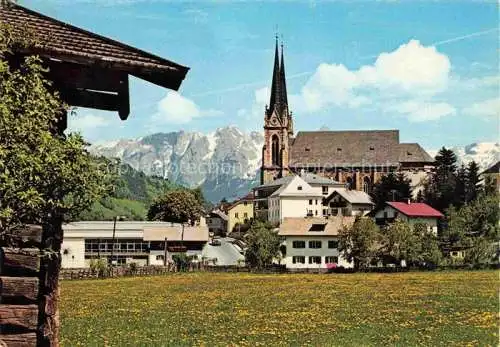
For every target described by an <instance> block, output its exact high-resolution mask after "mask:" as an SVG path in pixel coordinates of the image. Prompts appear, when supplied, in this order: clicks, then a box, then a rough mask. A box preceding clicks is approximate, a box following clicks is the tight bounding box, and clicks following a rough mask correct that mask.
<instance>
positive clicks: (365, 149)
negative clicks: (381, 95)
mask: <svg viewBox="0 0 500 347" xmlns="http://www.w3.org/2000/svg"><path fill="white" fill-rule="evenodd" d="M290 153H291V155H290V157H291V160H290V164H289V166H290V167H296V168H300V167H307V166H310V167H312V166H315V167H318V166H319V167H331V168H335V167H362V166H365V167H366V166H370V165H378V166H397V165H398V164H399V155H400V144H399V131H398V130H363V131H300V132H299V133H298V134H297V136H296V138H295V140H294V142H293V145H292V147H291V150H290Z"/></svg>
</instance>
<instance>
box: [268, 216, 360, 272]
mask: <svg viewBox="0 0 500 347" xmlns="http://www.w3.org/2000/svg"><path fill="white" fill-rule="evenodd" d="M354 220H355V217H334V218H330V219H325V218H315V217H312V218H310V217H306V218H304V217H302V218H284V219H283V223H282V224H281V225H280V228H279V232H278V235H280V236H282V237H284V238H285V244H286V254H285V257H284V263H285V266H286V267H287V269H327V268H329V267H331V266H343V267H352V263H350V262H348V261H347V260H345V259H344V258H343V257H342V255H341V254H340V252H339V250H338V245H339V240H338V235H339V231H340V230H341V229H342V228H343V226H344V225H345V226H351V225H352V224H353V223H354ZM333 264H335V265H333Z"/></svg>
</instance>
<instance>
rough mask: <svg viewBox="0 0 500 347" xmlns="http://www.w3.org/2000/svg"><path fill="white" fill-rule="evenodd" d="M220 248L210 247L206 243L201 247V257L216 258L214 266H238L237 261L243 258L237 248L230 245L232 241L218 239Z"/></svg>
mask: <svg viewBox="0 0 500 347" xmlns="http://www.w3.org/2000/svg"><path fill="white" fill-rule="evenodd" d="M218 240H219V241H220V243H221V244H220V246H212V245H211V244H210V243H207V244H206V245H205V247H203V251H202V256H203V257H204V258H208V259H213V258H217V263H216V265H238V260H239V259H241V260H244V259H245V257H244V256H243V255H242V254H241V253H240V251H239V248H238V247H237V246H235V245H234V244H232V243H231V241H232V240H233V239H231V238H229V237H225V238H218Z"/></svg>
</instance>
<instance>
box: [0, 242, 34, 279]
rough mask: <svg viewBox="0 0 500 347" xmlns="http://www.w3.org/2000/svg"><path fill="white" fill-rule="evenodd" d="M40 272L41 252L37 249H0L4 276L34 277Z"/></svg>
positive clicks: (0, 266)
mask: <svg viewBox="0 0 500 347" xmlns="http://www.w3.org/2000/svg"><path fill="white" fill-rule="evenodd" d="M39 270H40V251H39V250H38V249H36V248H24V249H16V248H7V247H1V248H0V273H1V274H2V275H16V276H18V275H33V274H37V273H38V271H39Z"/></svg>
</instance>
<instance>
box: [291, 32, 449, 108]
mask: <svg viewBox="0 0 500 347" xmlns="http://www.w3.org/2000/svg"><path fill="white" fill-rule="evenodd" d="M450 70H451V64H450V60H449V59H448V57H447V56H446V55H444V54H442V53H439V52H438V51H437V50H436V49H435V47H425V46H423V45H422V44H421V43H420V42H419V41H417V40H411V41H409V42H408V43H406V44H403V45H401V46H400V47H399V48H397V49H396V50H394V51H392V52H388V53H381V54H380V55H379V56H378V57H377V59H376V61H375V63H374V64H373V65H365V66H362V67H361V68H359V69H358V70H349V69H348V68H347V67H346V66H344V65H342V64H326V63H323V64H320V65H319V66H318V68H317V69H316V72H315V73H314V74H313V76H311V78H310V79H309V80H308V81H307V83H306V84H305V86H304V87H303V88H302V90H301V93H300V94H299V95H298V96H297V97H298V98H302V99H303V105H304V106H305V110H306V111H310V112H314V111H318V110H320V109H323V108H325V107H327V106H329V105H334V106H339V107H348V108H357V107H360V106H364V105H367V104H370V103H372V102H373V96H374V95H375V94H376V95H382V96H384V95H386V96H391V95H396V96H399V97H401V96H404V97H408V98H413V97H416V96H425V95H426V96H433V95H435V94H437V93H439V92H440V91H442V90H444V89H446V87H447V85H448V81H449V78H450ZM296 99H297V98H296ZM299 104H300V102H299Z"/></svg>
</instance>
